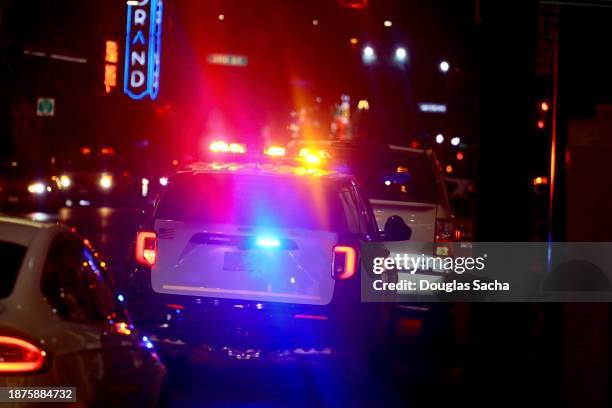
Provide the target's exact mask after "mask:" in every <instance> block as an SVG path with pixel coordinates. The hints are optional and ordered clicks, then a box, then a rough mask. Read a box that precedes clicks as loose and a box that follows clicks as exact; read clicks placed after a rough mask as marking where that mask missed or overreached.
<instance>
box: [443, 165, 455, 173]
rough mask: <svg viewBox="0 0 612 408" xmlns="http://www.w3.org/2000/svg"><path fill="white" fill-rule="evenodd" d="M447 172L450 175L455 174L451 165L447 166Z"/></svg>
mask: <svg viewBox="0 0 612 408" xmlns="http://www.w3.org/2000/svg"><path fill="white" fill-rule="evenodd" d="M445 170H446V172H447V173H449V174H450V173H452V172H453V170H454V169H453V166H451V165H450V164H449V165H447V166H446V169H445Z"/></svg>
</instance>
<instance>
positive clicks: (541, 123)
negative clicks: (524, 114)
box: [538, 120, 546, 129]
mask: <svg viewBox="0 0 612 408" xmlns="http://www.w3.org/2000/svg"><path fill="white" fill-rule="evenodd" d="M544 126H546V123H544V121H543V120H538V129H544Z"/></svg>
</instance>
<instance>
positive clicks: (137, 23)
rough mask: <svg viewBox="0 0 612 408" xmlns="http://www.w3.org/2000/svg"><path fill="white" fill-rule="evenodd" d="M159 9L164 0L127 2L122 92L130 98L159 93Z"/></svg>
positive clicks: (161, 8)
mask: <svg viewBox="0 0 612 408" xmlns="http://www.w3.org/2000/svg"><path fill="white" fill-rule="evenodd" d="M162 11H163V0H140V1H138V2H129V5H128V9H127V27H126V29H125V33H126V35H125V37H126V38H125V69H124V74H123V92H124V93H125V94H126V95H128V96H129V97H130V98H132V99H142V98H144V97H146V96H149V97H150V98H151V99H155V98H157V94H158V93H159V72H160V62H161V30H162Z"/></svg>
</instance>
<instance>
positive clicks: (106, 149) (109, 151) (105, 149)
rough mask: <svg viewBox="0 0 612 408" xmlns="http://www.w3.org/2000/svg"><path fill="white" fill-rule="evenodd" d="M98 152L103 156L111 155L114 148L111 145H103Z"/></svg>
mask: <svg viewBox="0 0 612 408" xmlns="http://www.w3.org/2000/svg"><path fill="white" fill-rule="evenodd" d="M100 154H101V155H104V156H112V155H113V154H115V149H113V148H112V147H103V148H101V149H100Z"/></svg>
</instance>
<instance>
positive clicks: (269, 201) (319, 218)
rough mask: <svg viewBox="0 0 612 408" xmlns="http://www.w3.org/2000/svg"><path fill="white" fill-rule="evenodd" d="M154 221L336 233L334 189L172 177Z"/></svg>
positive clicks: (339, 221) (241, 177)
mask: <svg viewBox="0 0 612 408" xmlns="http://www.w3.org/2000/svg"><path fill="white" fill-rule="evenodd" d="M155 218H158V219H167V220H175V221H196V222H206V223H211V224H235V225H256V226H267V227H280V228H303V229H315V230H327V231H341V230H342V229H343V226H344V225H345V217H344V212H343V210H342V204H341V201H340V196H339V189H337V188H333V184H332V183H328V182H325V181H323V180H320V179H314V178H312V179H311V178H307V177H304V178H298V177H293V176H292V177H283V176H269V175H251V174H229V173H214V174H213V173H184V174H179V175H177V176H176V177H174V178H173V179H172V180H171V181H170V184H169V186H168V189H167V190H166V192H165V193H164V195H163V197H162V198H161V200H160V202H159V205H158V207H157V211H156V213H155Z"/></svg>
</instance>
